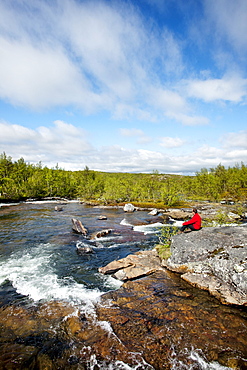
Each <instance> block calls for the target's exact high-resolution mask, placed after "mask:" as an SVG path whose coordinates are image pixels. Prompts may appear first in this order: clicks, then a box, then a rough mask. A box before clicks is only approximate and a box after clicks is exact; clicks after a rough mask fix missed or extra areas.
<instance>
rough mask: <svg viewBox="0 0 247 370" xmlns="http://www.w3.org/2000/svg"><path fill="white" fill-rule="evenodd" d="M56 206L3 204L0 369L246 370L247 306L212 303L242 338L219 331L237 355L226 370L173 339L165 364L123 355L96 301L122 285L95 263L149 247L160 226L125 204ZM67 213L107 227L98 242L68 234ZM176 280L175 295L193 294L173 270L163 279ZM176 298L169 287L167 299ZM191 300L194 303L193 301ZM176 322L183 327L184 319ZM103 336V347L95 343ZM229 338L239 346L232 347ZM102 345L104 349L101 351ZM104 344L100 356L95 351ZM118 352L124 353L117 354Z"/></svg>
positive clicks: (91, 227)
mask: <svg viewBox="0 0 247 370" xmlns="http://www.w3.org/2000/svg"><path fill="white" fill-rule="evenodd" d="M55 205H56V204H55V203H54V202H26V203H19V204H10V205H6V204H3V205H1V208H0V220H1V222H0V240H1V244H0V284H1V285H0V343H1V346H0V369H67V368H68V369H92V370H96V369H112V370H114V369H136V370H137V369H138V370H141V369H156V368H160V369H162V368H164V369H168V368H169V369H173V370H175V369H181V370H182V369H207V370H208V369H219V370H220V369H227V368H235V369H246V368H247V360H246V357H244V356H245V355H246V353H244V350H242V347H241V343H242V342H243V343H246V339H247V314H246V311H245V310H243V309H236V308H229V307H227V308H226V307H225V306H222V305H221V304H219V303H217V302H215V301H213V304H214V306H213V307H217V310H216V311H217V320H221V317H224V316H225V315H226V314H227V315H228V317H231V318H232V322H234V325H233V328H234V331H235V333H236V336H237V337H239V336H240V337H241V338H242V337H243V339H241V338H240V339H241V340H242V342H241V340H240V342H241V343H240V344H239V343H238V340H237V341H236V339H234V338H232V335H233V334H232V333H233V328H232V327H231V325H230V324H229V336H227V335H226V334H224V338H225V337H227V338H228V337H229V338H230V339H229V345H227V347H228V348H226V351H228V352H229V353H234V351H235V353H236V356H235V357H236V358H238V359H239V360H238V361H237V360H236V359H235V362H234V360H233V361H232V362H231V361H230V360H229V359H228V360H227V361H228V362H227V363H228V367H227V366H225V365H224V366H223V365H222V364H220V363H218V362H217V361H211V360H210V361H207V360H206V358H205V356H204V354H203V349H202V348H198V351H197V348H195V346H196V343H193V348H188V343H185V347H186V348H184V349H183V352H184V358H185V357H187V358H190V361H189V362H188V361H185V360H183V358H180V357H181V356H176V353H175V350H174V343H171V346H170V349H169V351H170V362H169V361H168V362H166V363H164V364H162V363H161V364H160V365H159V367H153V365H152V364H151V363H149V362H148V361H147V357H145V355H142V353H141V352H140V351H139V352H132V351H130V352H131V353H130V352H128V345H127V346H124V347H123V344H122V343H121V345H120V344H119V343H120V342H121V341H120V339H119V337H118V338H117V339H116V337H117V334H116V333H114V332H113V328H112V326H111V324H110V322H109V320H107V319H106V320H102V318H101V319H100V320H99V319H98V318H97V313H96V312H97V310H96V306H97V305H98V304H99V302H100V301H101V297H102V296H104V295H105V293H107V292H108V294H110V293H111V292H114V291H118V290H119V289H122V288H121V285H122V283H121V282H119V281H118V280H115V279H113V278H112V277H110V276H105V275H102V274H100V273H98V268H99V267H101V266H105V265H106V264H107V263H109V262H110V261H112V260H115V259H119V258H123V257H125V256H127V255H128V254H130V253H134V252H137V251H139V250H143V249H152V248H153V247H154V245H155V243H157V241H158V237H157V230H158V226H159V224H158V223H154V225H150V224H151V223H153V222H154V220H155V218H154V216H151V215H149V214H148V212H146V211H138V212H135V213H124V212H123V210H122V209H115V208H111V209H106V208H103V209H102V208H97V207H89V206H85V205H83V204H80V203H78V202H68V203H65V204H62V205H61V207H62V208H63V210H62V211H61V212H57V211H55ZM102 215H104V216H106V219H105V220H100V219H99V218H100V216H102ZM72 218H76V219H78V220H80V221H81V222H82V224H83V225H84V226H85V227H86V228H87V229H88V231H89V235H92V234H93V233H95V232H97V231H100V230H102V229H111V230H112V231H111V233H110V234H109V235H107V236H106V237H102V238H99V239H97V241H90V240H85V239H84V238H83V237H82V236H81V235H78V234H75V233H74V232H73V231H72V222H71V220H72ZM140 225H143V226H140ZM85 242H86V243H87V244H88V245H90V246H91V247H92V248H93V252H94V253H92V254H84V255H80V254H78V253H77V246H80V245H81V244H82V243H85ZM174 276H175V275H174ZM173 280H174V281H176V283H175V285H174V288H173V289H175V291H176V292H177V291H178V289H181V292H183V294H182V295H181V296H184V298H185V299H186V300H187V301H188V297H189V296H191V292H188V293H184V292H185V288H184V285H183V283H181V287H180V288H179V283H178V281H177V278H176V277H174V279H173V278H172V274H171V275H170V277H169V279H167V284H170V282H171V283H173ZM169 281H170V282H169ZM163 284H166V281H164V282H163ZM167 286H168V285H167ZM169 289H171V286H170V287H169ZM167 290H168V289H167ZM188 290H189V288H188ZM162 291H164V288H162ZM195 291H196V290H195ZM109 292H110V293H109ZM204 293H205V292H203V294H204ZM162 294H164V293H162ZM167 294H168V293H167ZM186 294H187V295H186ZM176 295H177V294H175V293H174V292H173V293H171V291H170V292H169V300H170V301H171V297H172V296H174V297H175V296H176ZM200 297H201V296H200V293H199V294H198V297H197V304H202V305H203V306H204V308H205V305H206V304H207V303H205V300H206V302H207V299H208V307H212V306H210V305H212V299H211V298H210V297H209V298H207V296H205V294H204V296H203V297H202V298H200ZM199 299H201V301H200V303H198V302H199ZM174 302H175V298H174ZM105 304H106V303H105ZM193 305H194V307H195V300H194V301H193V303H192V306H193ZM173 311H174V312H173V313H172V315H176V308H175V309H174V307H173ZM204 311H205V310H204ZM206 311H207V312H208V311H210V309H209V308H208V309H206ZM169 312H171V310H170V311H169ZM177 312H178V311H177ZM219 312H220V314H219ZM106 316H107V315H106ZM178 317H179V312H178V314H177V319H178ZM215 317H216V316H215ZM234 318H236V320H235V319H234ZM234 320H235V321H234ZM85 322H87V325H85ZM177 322H180V321H179V320H177ZM83 325H84V326H83ZM162 325H164V323H162ZM179 325H181V329H182V326H183V329H182V330H183V331H184V326H185V325H184V323H182V324H181V323H180V324H179ZM220 325H221V326H222V328H223V329H222V330H223V331H224V333H225V332H226V331H227V330H228V329H227V326H226V325H225V323H224V324H223V323H222V324H221V323H220V324H219V326H220ZM95 327H96V328H97V329H96V330H95ZM174 330H175V331H176V332H177V331H178V330H180V329H179V326H177V325H176V326H175V327H174ZM92 333H93V334H92ZM174 333H175V332H174ZM174 335H175V334H174ZM219 336H220V334H219ZM102 338H104V339H102ZM106 338H107V339H106ZM109 338H111V339H109ZM224 340H225V339H222V341H223V342H224ZM227 340H228V339H227ZM100 341H104V345H101V346H99V345H98V343H100ZM113 342H114V343H115V342H117V343H118V346H119V347H118V349H117V352H118V356H116V355H114V354H113V351H112V348H113V344H112V343H113ZM224 343H225V342H224ZM234 343H237V344H236V348H234V346H235V344H234ZM107 345H108V349H109V351H108V352H109V353H106V352H107V349H106V348H107ZM224 345H225V344H224ZM115 346H116V344H114V348H115ZM99 347H100V348H99ZM103 347H104V351H105V352H104V353H105V355H103V354H102V353H99V352H100V351H103V349H102V348H103ZM110 347H111V350H110ZM137 347H138V345H137ZM139 347H141V344H140V343H139ZM121 348H122V349H121ZM115 351H116V349H115ZM121 351H123V352H125V353H122V354H121V355H119V353H121ZM127 352H128V354H126V353H127ZM133 353H134V354H133ZM104 356H105V358H107V359H108V360H107V361H105V359H104ZM130 357H131V361H130V360H129V358H130ZM176 357H177V359H176ZM232 364H233V365H232ZM234 364H235V365H234ZM229 366H230V367H229ZM233 366H235V367H233Z"/></svg>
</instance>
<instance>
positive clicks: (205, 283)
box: [163, 225, 247, 305]
mask: <svg viewBox="0 0 247 370" xmlns="http://www.w3.org/2000/svg"><path fill="white" fill-rule="evenodd" d="M171 253H172V255H171V257H170V258H169V259H168V260H167V261H163V266H165V267H167V268H168V269H170V270H172V271H175V272H179V273H182V278H184V279H185V280H187V281H188V282H191V284H193V285H195V286H198V287H199V288H202V289H206V290H208V291H209V292H210V293H211V294H213V295H214V296H216V297H217V298H218V299H220V300H221V302H222V303H226V304H238V305H247V225H242V226H226V227H208V228H203V229H201V230H200V231H197V232H191V233H184V234H179V235H175V236H174V237H173V238H172V243H171Z"/></svg>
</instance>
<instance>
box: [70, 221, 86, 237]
mask: <svg viewBox="0 0 247 370" xmlns="http://www.w3.org/2000/svg"><path fill="white" fill-rule="evenodd" d="M72 224H73V226H72V229H73V231H74V232H76V233H77V234H82V235H84V236H87V234H88V231H87V229H86V228H85V227H84V226H83V225H82V223H81V221H79V220H77V219H75V218H72Z"/></svg>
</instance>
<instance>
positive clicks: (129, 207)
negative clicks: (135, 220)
mask: <svg viewBox="0 0 247 370" xmlns="http://www.w3.org/2000/svg"><path fill="white" fill-rule="evenodd" d="M123 210H124V212H134V211H135V206H133V204H131V203H127V204H125V205H124V208H123Z"/></svg>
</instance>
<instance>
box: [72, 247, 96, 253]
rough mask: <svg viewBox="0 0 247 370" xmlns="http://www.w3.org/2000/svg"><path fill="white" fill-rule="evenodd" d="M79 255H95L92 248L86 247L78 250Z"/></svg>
mask: <svg viewBox="0 0 247 370" xmlns="http://www.w3.org/2000/svg"><path fill="white" fill-rule="evenodd" d="M76 251H77V253H78V254H79V255H83V254H91V253H94V250H93V248H92V247H89V246H85V247H78V248H77V249H76Z"/></svg>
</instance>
